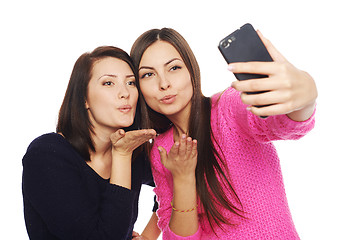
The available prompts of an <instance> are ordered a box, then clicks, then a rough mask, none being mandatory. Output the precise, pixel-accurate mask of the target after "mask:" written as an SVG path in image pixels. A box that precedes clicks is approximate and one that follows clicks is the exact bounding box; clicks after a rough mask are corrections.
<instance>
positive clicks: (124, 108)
mask: <svg viewBox="0 0 360 240" xmlns="http://www.w3.org/2000/svg"><path fill="white" fill-rule="evenodd" d="M117 109H118V110H119V111H120V112H122V113H128V112H130V111H131V110H132V107H131V105H121V106H120V107H118V108H117Z"/></svg>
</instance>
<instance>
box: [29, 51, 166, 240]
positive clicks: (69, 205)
mask: <svg viewBox="0 0 360 240" xmlns="http://www.w3.org/2000/svg"><path fill="white" fill-rule="evenodd" d="M135 78H137V73H136V71H135V70H134V67H133V64H132V62H131V59H130V57H129V56H128V54H127V53H125V52H124V51H122V50H121V49H119V48H116V47H110V46H108V47H99V48H97V49H95V50H94V51H93V52H91V53H84V54H83V55H81V56H80V57H79V58H78V60H77V61H76V63H75V65H74V69H73V71H72V74H71V77H70V81H69V84H68V88H67V91H66V93H65V97H64V101H63V103H62V106H61V108H60V112H59V119H58V124H57V129H56V132H57V133H49V134H45V135H42V136H40V137H38V138H36V139H35V140H34V141H33V142H32V143H31V144H30V146H29V147H28V149H27V152H26V154H25V156H24V158H23V199H24V214H25V223H26V227H27V231H28V234H29V237H30V239H67V240H68V239H77V240H79V239H96V240H100V239H107V240H109V239H131V238H132V236H133V227H134V223H135V221H136V218H137V215H138V207H137V204H138V199H139V192H140V188H141V185H142V184H149V185H152V186H153V184H154V183H153V180H152V175H151V169H150V166H149V162H148V160H147V159H146V157H145V155H144V154H143V152H142V151H141V149H140V148H141V145H142V144H143V143H144V142H146V141H148V140H149V139H151V138H153V137H154V136H155V134H156V132H155V131H154V130H152V129H145V130H134V129H136V125H137V123H136V121H135V123H134V118H135V113H136V111H137V99H138V90H137V88H136V85H135ZM138 110H139V109H138ZM154 208H155V206H154ZM148 226H149V227H147V228H146V229H145V231H144V232H143V237H144V239H156V238H157V236H158V235H159V230H158V229H157V227H156V216H155V215H154V214H153V217H152V218H151V220H150V222H149V224H148ZM134 236H135V234H134Z"/></svg>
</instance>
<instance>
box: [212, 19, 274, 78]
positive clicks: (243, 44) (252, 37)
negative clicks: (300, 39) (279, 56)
mask: <svg viewBox="0 0 360 240" xmlns="http://www.w3.org/2000/svg"><path fill="white" fill-rule="evenodd" d="M218 48H219V50H220V52H221V54H222V55H223V57H224V58H225V60H226V62H227V63H233V62H251V61H262V62H272V61H273V59H272V58H271V56H270V54H269V52H268V51H267V50H266V47H265V45H264V44H263V42H262V41H261V39H260V37H259V35H258V34H257V32H256V31H255V29H254V28H253V26H252V25H251V24H250V23H247V24H245V25H243V26H242V27H241V28H239V29H237V30H236V31H234V32H233V33H231V34H230V35H228V36H227V37H226V38H224V39H222V40H221V41H220V43H219V46H218ZM235 77H236V78H237V79H238V80H247V79H255V78H264V77H267V76H266V75H260V74H246V73H235Z"/></svg>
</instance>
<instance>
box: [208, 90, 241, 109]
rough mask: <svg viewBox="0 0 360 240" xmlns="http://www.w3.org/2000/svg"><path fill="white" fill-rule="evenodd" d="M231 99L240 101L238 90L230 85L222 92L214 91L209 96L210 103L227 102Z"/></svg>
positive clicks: (231, 100)
mask: <svg viewBox="0 0 360 240" xmlns="http://www.w3.org/2000/svg"><path fill="white" fill-rule="evenodd" d="M233 101H237V102H241V98H240V92H239V91H237V90H235V89H234V88H232V87H229V88H227V89H225V90H224V91H222V92H219V93H216V94H214V95H213V96H212V97H211V102H212V104H213V105H214V104H216V103H222V104H227V103H230V102H233Z"/></svg>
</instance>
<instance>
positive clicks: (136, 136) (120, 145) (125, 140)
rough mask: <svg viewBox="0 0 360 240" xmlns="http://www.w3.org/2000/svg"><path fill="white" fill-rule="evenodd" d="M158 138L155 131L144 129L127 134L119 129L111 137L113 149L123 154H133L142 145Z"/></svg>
mask: <svg viewBox="0 0 360 240" xmlns="http://www.w3.org/2000/svg"><path fill="white" fill-rule="evenodd" d="M155 136H156V132H155V130H154V129H142V130H134V131H129V132H125V131H124V130H123V129H119V130H117V131H116V132H114V133H113V134H111V135H110V139H111V143H112V145H113V149H115V150H116V151H117V152H121V153H132V151H134V150H135V149H136V148H137V147H139V146H140V145H141V144H143V143H145V142H146V141H149V140H150V139H152V138H154V137H155Z"/></svg>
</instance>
